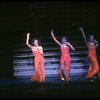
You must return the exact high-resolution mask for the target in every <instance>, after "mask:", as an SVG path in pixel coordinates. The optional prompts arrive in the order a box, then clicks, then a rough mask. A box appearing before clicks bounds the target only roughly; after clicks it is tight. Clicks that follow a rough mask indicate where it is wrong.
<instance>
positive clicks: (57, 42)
mask: <svg viewBox="0 0 100 100" xmlns="http://www.w3.org/2000/svg"><path fill="white" fill-rule="evenodd" d="M51 35H52V38H53V39H54V41H55V42H56V43H57V44H58V45H60V46H61V43H60V42H59V41H58V40H57V39H56V38H55V36H54V34H53V30H52V31H51Z"/></svg>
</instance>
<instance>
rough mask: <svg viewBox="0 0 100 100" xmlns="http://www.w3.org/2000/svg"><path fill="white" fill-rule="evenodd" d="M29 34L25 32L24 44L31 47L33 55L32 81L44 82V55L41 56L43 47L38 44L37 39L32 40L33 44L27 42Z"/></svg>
mask: <svg viewBox="0 0 100 100" xmlns="http://www.w3.org/2000/svg"><path fill="white" fill-rule="evenodd" d="M29 35H30V33H28V34H27V39H26V45H27V46H28V47H29V48H31V50H32V53H33V55H34V69H35V70H34V75H33V77H32V78H31V80H32V81H36V82H40V83H41V82H45V73H44V57H43V48H42V46H39V44H38V40H37V39H35V40H34V46H32V45H30V44H29Z"/></svg>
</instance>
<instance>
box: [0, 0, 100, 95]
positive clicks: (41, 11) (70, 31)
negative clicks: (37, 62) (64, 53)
mask: <svg viewBox="0 0 100 100" xmlns="http://www.w3.org/2000/svg"><path fill="white" fill-rule="evenodd" d="M99 24H100V2H99V1H98V2H97V1H96V2H95V1H91V2H89V1H88V2H84V1H82V2H79V1H78V2H73V1H71V2H70V1H66V2H0V79H1V80H2V79H9V80H13V79H15V77H14V66H13V61H14V57H13V56H14V52H13V50H15V49H17V48H16V45H18V44H22V43H20V42H19V40H21V39H23V38H24V39H25V38H26V34H27V32H30V33H31V39H32V38H34V37H37V38H39V39H41V38H45V39H47V41H48V39H49V38H51V35H50V31H51V29H54V32H55V35H56V36H58V37H61V36H62V35H68V36H70V38H71V36H72V37H74V36H76V35H77V33H78V34H80V35H82V34H81V32H79V27H80V26H82V27H83V28H84V31H85V33H86V36H88V35H89V34H91V33H92V34H94V36H95V38H96V40H97V41H98V44H100V37H99V34H100V27H99V26H100V25H99ZM72 41H73V40H72ZM77 41H78V40H77ZM83 41H84V40H83ZM78 42H79V41H78ZM23 43H24V42H23ZM99 51H100V46H99V47H98V49H97V55H98V60H99V62H100V57H99V56H100V52H99ZM5 82H6V81H5ZM9 88H10V87H9ZM79 91H80V90H79ZM23 95H24V94H23ZM81 96H82V95H81Z"/></svg>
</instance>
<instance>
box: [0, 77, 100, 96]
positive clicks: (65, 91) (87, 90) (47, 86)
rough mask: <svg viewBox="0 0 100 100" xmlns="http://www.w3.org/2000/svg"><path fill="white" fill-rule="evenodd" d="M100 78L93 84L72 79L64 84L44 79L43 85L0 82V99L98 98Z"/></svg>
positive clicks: (8, 81)
mask: <svg viewBox="0 0 100 100" xmlns="http://www.w3.org/2000/svg"><path fill="white" fill-rule="evenodd" d="M99 90H100V78H99V77H97V78H96V79H95V81H94V82H90V81H89V80H87V79H85V78H82V77H76V78H75V77H74V78H72V80H71V82H69V83H68V84H65V83H64V82H63V81H61V80H59V79H58V77H50V78H46V82H45V83H43V84H39V83H35V82H32V81H31V80H30V79H12V80H8V79H2V80H0V98H100V93H99Z"/></svg>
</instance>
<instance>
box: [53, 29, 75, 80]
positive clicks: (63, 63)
mask: <svg viewBox="0 0 100 100" xmlns="http://www.w3.org/2000/svg"><path fill="white" fill-rule="evenodd" d="M51 35H52V38H53V39H54V41H55V42H56V43H57V44H58V45H59V46H60V48H61V59H60V69H59V76H60V79H61V80H65V81H66V82H68V81H70V65H71V56H70V53H69V49H70V48H71V49H72V50H73V51H74V50H75V48H74V47H73V46H72V45H71V44H70V43H69V42H68V41H67V39H66V38H65V37H63V38H62V40H61V43H60V42H59V41H58V40H57V39H56V38H55V36H54V34H53V30H52V31H51Z"/></svg>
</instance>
